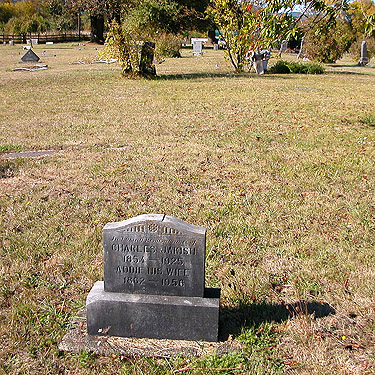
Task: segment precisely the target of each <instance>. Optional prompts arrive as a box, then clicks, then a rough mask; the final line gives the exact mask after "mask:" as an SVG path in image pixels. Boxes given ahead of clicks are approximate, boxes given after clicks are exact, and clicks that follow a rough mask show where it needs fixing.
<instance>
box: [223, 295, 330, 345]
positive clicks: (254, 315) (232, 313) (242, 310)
mask: <svg viewBox="0 0 375 375" xmlns="http://www.w3.org/2000/svg"><path fill="white" fill-rule="evenodd" d="M335 313H336V311H335V309H334V308H333V307H332V306H331V305H329V304H328V303H320V302H316V301H309V302H307V301H299V302H295V303H289V304H272V305H270V304H267V303H260V304H255V303H254V304H250V305H244V306H239V307H237V308H232V309H229V308H223V309H221V311H220V333H219V336H220V340H224V341H225V340H226V339H227V338H228V337H229V335H234V336H236V335H238V334H239V333H240V332H241V330H242V328H244V327H247V326H255V327H257V326H259V325H260V324H262V323H265V322H276V323H280V322H283V321H285V320H288V319H290V318H291V317H293V316H296V315H312V316H313V317H314V318H323V317H325V316H328V315H333V314H335Z"/></svg>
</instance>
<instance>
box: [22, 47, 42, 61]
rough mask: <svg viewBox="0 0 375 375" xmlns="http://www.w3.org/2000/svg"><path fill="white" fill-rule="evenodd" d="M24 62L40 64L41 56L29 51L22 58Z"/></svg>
mask: <svg viewBox="0 0 375 375" xmlns="http://www.w3.org/2000/svg"><path fill="white" fill-rule="evenodd" d="M21 60H22V61H23V62H38V61H39V56H38V55H37V54H36V53H35V52H34V51H33V50H31V49H29V50H28V51H27V52H26V53H25V54H24V55H23V56H22V57H21Z"/></svg>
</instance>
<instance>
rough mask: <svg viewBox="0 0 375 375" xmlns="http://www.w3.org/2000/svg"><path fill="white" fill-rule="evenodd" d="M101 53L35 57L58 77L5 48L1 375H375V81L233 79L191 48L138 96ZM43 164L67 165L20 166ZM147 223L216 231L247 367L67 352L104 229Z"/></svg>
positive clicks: (225, 322) (220, 274)
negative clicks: (143, 217)
mask: <svg viewBox="0 0 375 375" xmlns="http://www.w3.org/2000/svg"><path fill="white" fill-rule="evenodd" d="M95 48H96V46H95V45H91V44H87V45H86V46H80V47H78V46H77V45H73V44H56V45H53V46H45V45H39V46H35V49H34V50H35V52H36V53H37V54H38V55H39V56H41V54H42V51H43V50H46V51H47V53H50V54H56V57H42V59H41V60H42V61H41V62H42V63H46V64H48V65H49V69H48V70H44V71H36V72H19V71H18V72H16V71H13V70H12V69H13V68H15V67H19V66H20V65H21V64H19V61H20V58H21V56H22V55H23V53H24V52H23V51H22V49H21V47H20V46H19V45H18V46H14V47H11V46H0V103H1V104H0V105H1V111H0V129H1V131H0V251H1V264H0V337H1V340H0V374H114V373H118V374H173V373H176V372H175V371H176V370H178V369H182V368H184V367H188V368H192V369H195V370H186V371H183V372H182V371H181V372H180V373H186V374H217V373H227V374H319V375H323V374H327V375H328V374H358V375H359V374H362V375H363V374H373V373H374V372H375V336H374V334H375V315H374V313H375V266H374V256H375V233H374V230H375V221H374V220H375V199H374V198H375V197H374V191H375V186H374V178H375V163H374V160H375V108H374V98H375V69H374V68H370V67H366V68H359V67H356V66H355V64H354V63H352V62H350V61H349V60H345V61H342V62H340V63H339V64H335V65H332V66H327V67H326V69H327V74H325V75H294V74H290V75H271V74H266V75H264V76H256V75H255V74H254V73H251V74H241V75H234V74H233V73H232V70H231V67H230V66H229V64H228V63H227V62H225V60H224V59H223V55H222V51H212V50H208V51H207V52H206V54H205V55H204V56H203V57H197V58H193V57H192V55H191V52H189V51H188V50H184V51H183V58H181V59H167V60H166V61H165V62H164V63H163V64H160V65H158V66H157V72H158V74H159V78H158V79H155V80H151V81H146V80H127V79H124V78H123V77H121V76H120V67H119V66H118V65H116V64H108V65H107V64H88V63H89V62H90V61H92V60H93V59H94V58H95V56H96V53H97V51H96V49H95ZM99 48H100V47H99ZM289 58H292V57H289ZM78 61H82V62H86V63H85V64H71V63H73V62H78ZM271 62H272V60H271ZM33 150H34V151H36V150H54V151H55V153H52V154H49V155H46V156H43V157H41V156H40V157H32V156H30V155H29V156H28V157H15V158H8V157H7V154H8V153H12V152H20V151H33ZM143 213H165V214H167V215H171V216H175V217H177V218H180V219H182V220H185V221H187V222H189V223H192V224H196V225H200V226H203V227H206V228H207V251H206V255H207V261H206V285H207V286H208V287H220V288H221V290H222V298H221V304H222V315H221V323H222V333H221V336H222V337H223V338H224V339H226V338H228V335H229V339H235V340H239V341H241V342H242V343H243V345H244V353H243V354H229V355H226V356H223V357H208V358H198V359H194V358H174V359H157V360H152V359H134V358H123V357H119V356H112V357H98V356H95V355H93V354H90V353H86V352H83V353H81V354H78V355H74V354H69V353H63V352H59V350H58V348H57V346H58V343H59V342H60V340H61V338H62V336H63V335H64V334H65V332H66V331H67V328H68V325H69V321H70V320H71V318H72V317H74V316H75V315H76V314H77V313H78V312H79V311H80V310H81V309H82V307H84V304H85V298H86V296H87V293H88V291H89V290H90V289H91V287H92V285H93V283H94V282H95V281H96V280H101V279H102V248H101V230H102V228H103V226H104V225H105V224H106V223H107V222H113V221H120V220H124V219H127V218H129V217H133V216H136V215H139V214H143ZM197 324H199V322H197ZM224 368H234V370H224V371H220V372H218V371H216V370H214V369H224Z"/></svg>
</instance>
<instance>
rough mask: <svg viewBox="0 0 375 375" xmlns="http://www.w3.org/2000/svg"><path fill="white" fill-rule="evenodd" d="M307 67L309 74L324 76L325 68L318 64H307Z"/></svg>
mask: <svg viewBox="0 0 375 375" xmlns="http://www.w3.org/2000/svg"><path fill="white" fill-rule="evenodd" d="M305 66H306V67H307V72H306V73H307V74H324V68H323V67H322V66H321V65H320V64H317V63H307V64H305Z"/></svg>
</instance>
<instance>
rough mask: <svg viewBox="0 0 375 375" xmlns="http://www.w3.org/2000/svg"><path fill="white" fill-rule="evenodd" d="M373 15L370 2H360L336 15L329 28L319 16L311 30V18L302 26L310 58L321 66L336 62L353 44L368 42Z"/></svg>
mask: <svg viewBox="0 0 375 375" xmlns="http://www.w3.org/2000/svg"><path fill="white" fill-rule="evenodd" d="M371 14H375V7H374V5H373V3H372V2H371V0H359V1H355V2H353V3H350V4H348V6H347V7H346V9H345V11H344V12H341V13H339V14H338V15H336V18H335V20H334V21H335V22H334V23H331V24H328V25H327V24H326V23H325V20H324V19H321V18H320V16H319V15H318V16H315V18H314V19H315V20H317V23H316V24H315V25H314V24H313V25H312V26H311V23H312V18H310V19H308V20H307V21H306V22H304V24H303V28H304V29H305V40H306V51H307V56H308V57H309V58H310V59H314V60H318V61H320V62H325V63H332V62H335V61H336V60H338V59H339V58H341V57H342V56H343V54H344V52H347V51H348V50H349V48H350V46H351V45H352V44H353V43H355V42H356V43H355V44H356V45H358V42H359V41H362V40H363V39H364V38H365V36H366V32H367V30H368V19H369V16H371ZM358 51H359V48H358Z"/></svg>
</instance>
